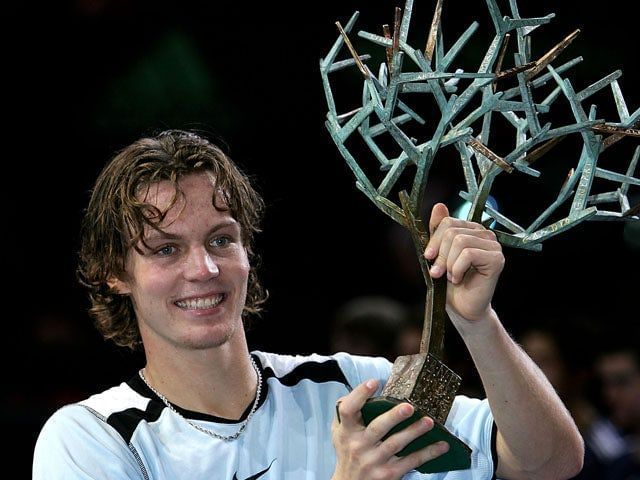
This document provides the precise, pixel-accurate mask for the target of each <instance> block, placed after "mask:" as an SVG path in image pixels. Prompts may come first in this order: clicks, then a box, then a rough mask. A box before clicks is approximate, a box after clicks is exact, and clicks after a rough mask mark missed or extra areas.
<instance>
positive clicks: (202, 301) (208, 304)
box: [176, 293, 224, 310]
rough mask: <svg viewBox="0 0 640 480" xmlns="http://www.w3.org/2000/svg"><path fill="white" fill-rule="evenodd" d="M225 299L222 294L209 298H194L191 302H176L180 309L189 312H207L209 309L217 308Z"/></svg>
mask: <svg viewBox="0 0 640 480" xmlns="http://www.w3.org/2000/svg"><path fill="white" fill-rule="evenodd" d="M223 298H224V294H222V293H220V294H218V295H215V296H213V297H208V298H192V299H191V300H180V301H179V302H176V305H177V306H178V307H180V308H186V309H188V310H205V309H207V308H213V307H215V306H216V305H218V304H219V303H220V302H221V301H222V299H223Z"/></svg>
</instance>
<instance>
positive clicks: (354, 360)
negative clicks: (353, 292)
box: [253, 351, 391, 387]
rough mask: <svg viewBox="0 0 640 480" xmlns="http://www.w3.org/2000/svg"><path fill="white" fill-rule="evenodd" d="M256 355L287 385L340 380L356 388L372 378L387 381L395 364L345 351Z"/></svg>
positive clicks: (383, 359) (255, 353)
mask: <svg viewBox="0 0 640 480" xmlns="http://www.w3.org/2000/svg"><path fill="white" fill-rule="evenodd" d="M253 354H254V355H255V356H256V357H257V358H258V359H259V360H260V363H261V364H262V367H263V369H264V370H265V372H267V374H268V375H269V374H271V376H274V377H276V378H278V379H279V380H280V381H281V382H286V383H291V382H299V381H300V380H304V379H307V380H311V381H315V382H331V381H336V382H340V383H344V384H346V385H349V386H351V387H354V386H355V385H357V384H359V383H361V382H363V381H365V380H368V379H370V378H376V379H378V380H381V381H383V382H384V381H386V379H387V378H388V377H389V374H390V373H391V363H390V362H389V361H388V360H386V359H385V358H381V357H380V358H379V357H364V356H359V355H350V354H348V353H344V352H340V353H336V354H334V355H318V354H312V355H280V354H275V353H267V352H261V351H256V352H253Z"/></svg>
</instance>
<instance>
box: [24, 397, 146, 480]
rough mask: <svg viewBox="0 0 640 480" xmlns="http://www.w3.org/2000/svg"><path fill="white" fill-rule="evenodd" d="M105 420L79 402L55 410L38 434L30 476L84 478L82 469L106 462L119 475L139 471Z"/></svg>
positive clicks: (125, 443) (120, 439)
mask: <svg viewBox="0 0 640 480" xmlns="http://www.w3.org/2000/svg"><path fill="white" fill-rule="evenodd" d="M106 420H107V419H106V418H105V417H103V416H102V415H101V414H100V413H98V412H97V411H95V410H92V409H91V408H88V407H86V406H83V405H81V404H73V405H67V406H65V407H62V408H61V409H59V410H58V411H56V412H55V413H54V414H53V415H52V416H51V417H49V419H48V420H47V422H46V423H45V424H44V426H43V427H42V430H41V431H40V434H39V435H38V439H37V441H36V446H35V449H34V456H33V478H34V479H41V478H42V479H43V478H48V479H57V478H84V477H83V476H82V472H83V471H84V472H86V471H92V470H95V469H96V468H98V469H102V468H105V469H106V468H107V467H106V466H105V467H96V466H95V465H103V464H105V465H106V464H108V465H109V467H108V469H109V470H110V471H111V472H112V473H117V474H118V475H121V476H120V477H119V478H129V476H128V475H129V473H135V474H139V470H137V471H136V468H137V465H136V464H135V461H132V459H131V458H130V457H131V452H130V450H129V448H128V444H127V442H125V441H123V439H122V437H121V435H120V434H119V433H118V432H117V431H116V430H115V429H114V428H113V427H111V426H110V425H109V424H108V423H107V421H106ZM92 465H93V466H92ZM86 468H88V470H87V469H86ZM74 473H75V474H77V475H78V476H74V475H73V474H74ZM92 478H93V477H92ZM95 478H108V477H106V476H105V477H100V476H96V477H95Z"/></svg>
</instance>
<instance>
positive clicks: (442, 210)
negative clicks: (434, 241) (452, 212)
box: [429, 203, 449, 235]
mask: <svg viewBox="0 0 640 480" xmlns="http://www.w3.org/2000/svg"><path fill="white" fill-rule="evenodd" d="M448 216H449V209H448V208H447V206H446V205H445V204H444V203H436V204H435V205H434V206H433V208H432V209H431V218H430V219H429V233H430V234H432V235H433V232H435V231H436V228H438V225H440V222H441V221H442V219H443V218H445V217H448Z"/></svg>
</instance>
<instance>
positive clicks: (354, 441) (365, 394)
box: [333, 381, 449, 480]
mask: <svg viewBox="0 0 640 480" xmlns="http://www.w3.org/2000/svg"><path fill="white" fill-rule="evenodd" d="M374 386H375V387H377V382H371V381H370V382H365V383H363V384H361V385H359V386H358V387H356V388H355V389H354V390H353V391H352V392H351V393H349V394H348V395H346V396H344V397H342V398H341V399H339V400H338V402H337V403H336V417H335V419H334V423H333V427H334V428H333V443H334V446H335V448H336V456H337V462H336V475H335V476H334V478H341V479H342V478H350V479H353V478H367V479H373V478H385V479H394V480H395V479H400V478H401V477H402V476H403V475H405V474H406V473H407V472H409V471H410V470H413V469H415V468H418V467H419V466H421V465H422V464H424V463H425V462H428V461H430V460H432V459H434V458H436V457H438V456H440V455H442V454H444V453H446V452H447V451H448V450H449V445H448V444H447V443H446V442H436V443H435V444H432V445H429V446H427V447H424V448H422V449H420V450H417V451H415V452H412V453H409V454H407V455H404V456H402V457H399V456H398V454H399V453H400V452H402V450H404V449H405V448H406V447H407V446H408V445H409V444H411V442H413V441H414V440H416V439H417V438H419V437H420V436H421V435H424V434H425V433H427V432H429V431H430V430H431V429H432V428H433V427H434V421H433V420H432V419H431V418H428V417H422V418H419V419H418V420H415V421H411V420H410V422H411V423H410V424H409V425H408V426H406V427H405V428H402V429H400V430H398V431H395V432H394V433H391V434H390V432H392V431H393V429H394V428H395V427H397V426H398V425H400V424H402V423H403V422H405V421H407V420H409V419H411V417H412V416H413V415H414V414H415V410H414V407H413V406H412V405H411V404H409V403H401V404H399V405H395V406H394V407H393V408H391V409H389V410H388V411H386V412H385V413H383V414H381V415H378V416H377V417H376V418H374V419H373V420H372V421H371V422H370V423H369V425H367V426H366V427H365V426H364V425H363V424H362V423H361V422H362V419H361V415H360V413H359V411H358V412H357V413H356V411H354V409H358V410H359V409H360V408H362V406H363V405H364V403H365V402H366V399H367V398H369V396H370V395H371V394H373V393H374V391H375V388H374ZM414 418H415V417H414ZM407 423H409V422H407ZM403 426H404V425H403Z"/></svg>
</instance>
